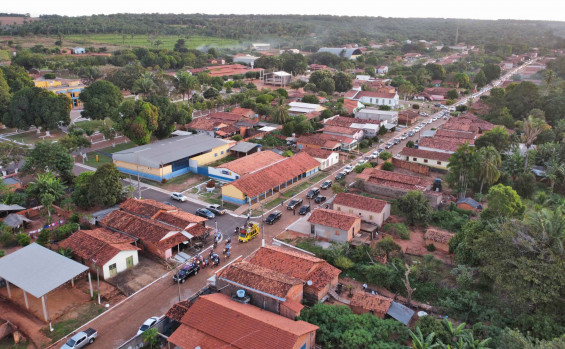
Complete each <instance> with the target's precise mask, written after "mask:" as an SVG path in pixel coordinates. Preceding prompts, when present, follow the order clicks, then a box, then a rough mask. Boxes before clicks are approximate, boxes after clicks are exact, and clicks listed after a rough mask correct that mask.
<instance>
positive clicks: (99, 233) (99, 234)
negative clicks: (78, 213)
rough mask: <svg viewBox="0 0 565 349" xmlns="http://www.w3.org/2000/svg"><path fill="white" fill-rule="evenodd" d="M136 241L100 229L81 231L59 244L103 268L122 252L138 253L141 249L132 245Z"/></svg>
mask: <svg viewBox="0 0 565 349" xmlns="http://www.w3.org/2000/svg"><path fill="white" fill-rule="evenodd" d="M134 241H135V239H133V238H131V237H129V236H126V235H124V234H120V233H117V232H113V231H110V230H107V229H103V228H99V229H93V230H79V231H77V232H76V233H74V234H72V235H71V236H69V237H68V238H66V239H65V240H63V241H61V242H60V243H59V246H60V247H62V248H70V249H71V250H72V251H73V254H75V255H76V256H78V257H80V258H83V259H85V260H87V261H96V262H95V264H96V265H98V266H99V267H103V266H104V264H106V263H107V262H109V261H110V260H111V259H112V258H114V257H115V256H116V255H117V254H118V253H120V252H121V251H136V250H140V248H139V247H136V246H133V245H131V243H132V242H134Z"/></svg>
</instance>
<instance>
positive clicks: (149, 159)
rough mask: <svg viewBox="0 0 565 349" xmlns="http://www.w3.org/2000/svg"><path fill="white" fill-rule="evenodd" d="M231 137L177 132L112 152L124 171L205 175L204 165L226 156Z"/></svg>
mask: <svg viewBox="0 0 565 349" xmlns="http://www.w3.org/2000/svg"><path fill="white" fill-rule="evenodd" d="M233 145H235V141H231V140H225V139H221V138H212V137H210V136H207V135H204V134H199V135H189V136H179V137H173V138H169V139H165V140H162V141H158V142H155V143H151V144H146V145H143V146H140V147H136V148H133V149H127V150H123V151H120V152H117V153H114V154H112V158H113V161H114V164H115V165H116V167H117V168H118V169H119V170H120V171H121V172H124V173H128V174H132V175H135V176H137V175H138V174H139V176H140V177H143V178H147V179H151V180H154V181H159V182H160V181H163V180H164V179H165V180H167V179H171V178H174V177H177V176H180V175H182V174H185V173H188V172H194V173H198V174H201V175H208V167H207V166H206V165H208V164H209V163H212V162H214V161H217V160H219V159H221V158H224V157H226V156H227V155H228V154H229V148H231V147H232V146H233Z"/></svg>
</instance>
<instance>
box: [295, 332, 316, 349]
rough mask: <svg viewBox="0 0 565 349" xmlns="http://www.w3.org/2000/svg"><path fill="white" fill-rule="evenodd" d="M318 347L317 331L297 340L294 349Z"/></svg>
mask: <svg viewBox="0 0 565 349" xmlns="http://www.w3.org/2000/svg"><path fill="white" fill-rule="evenodd" d="M315 345H316V331H313V332H310V333H306V334H303V335H302V336H300V337H299V338H298V340H296V344H295V345H294V347H293V349H312V348H314V346H315Z"/></svg>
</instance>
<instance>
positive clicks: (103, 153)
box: [84, 142, 136, 168]
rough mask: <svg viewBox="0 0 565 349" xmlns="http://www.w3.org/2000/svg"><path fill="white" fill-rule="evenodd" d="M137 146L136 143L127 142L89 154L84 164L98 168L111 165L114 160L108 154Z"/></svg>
mask: <svg viewBox="0 0 565 349" xmlns="http://www.w3.org/2000/svg"><path fill="white" fill-rule="evenodd" d="M135 146H136V145H135V143H133V142H127V143H121V144H116V146H114V147H108V148H104V149H100V150H95V151H93V152H90V153H88V160H86V161H85V162H84V164H85V165H88V166H92V167H96V168H98V167H100V166H102V165H104V164H109V163H111V162H112V158H111V157H110V156H108V155H107V153H110V154H112V153H116V152H119V151H122V150H126V149H131V148H133V147H135ZM96 155H98V161H96Z"/></svg>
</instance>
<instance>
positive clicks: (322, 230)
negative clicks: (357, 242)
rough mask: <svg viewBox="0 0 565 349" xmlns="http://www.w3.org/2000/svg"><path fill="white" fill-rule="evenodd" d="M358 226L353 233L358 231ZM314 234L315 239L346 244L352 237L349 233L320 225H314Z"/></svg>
mask: <svg viewBox="0 0 565 349" xmlns="http://www.w3.org/2000/svg"><path fill="white" fill-rule="evenodd" d="M360 229H361V228H360V226H359V227H358V228H357V229H355V232H358V231H359V230H360ZM314 233H315V235H316V237H319V238H323V239H327V240H329V241H338V242H347V241H349V240H351V238H352V237H353V236H352V235H351V231H346V230H342V229H337V228H333V227H326V226H325V225H321V224H314Z"/></svg>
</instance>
